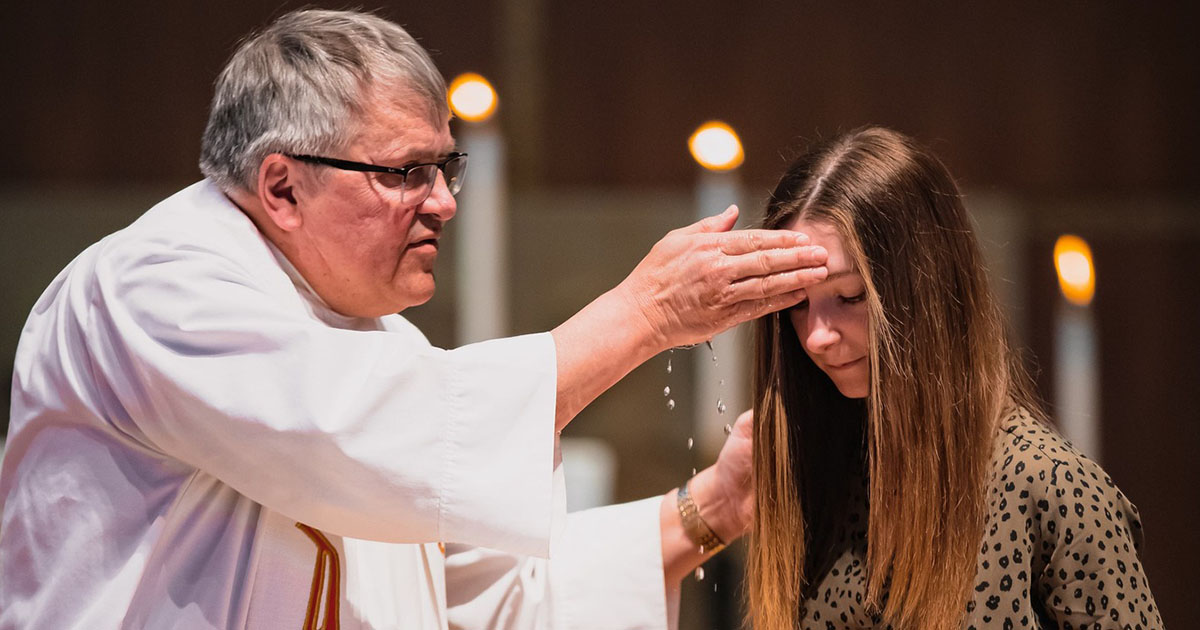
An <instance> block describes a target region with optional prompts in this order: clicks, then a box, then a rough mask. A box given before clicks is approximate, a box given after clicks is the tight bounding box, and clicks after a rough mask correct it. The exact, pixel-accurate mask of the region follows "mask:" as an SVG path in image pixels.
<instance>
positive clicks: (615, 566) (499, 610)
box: [446, 497, 667, 630]
mask: <svg viewBox="0 0 1200 630" xmlns="http://www.w3.org/2000/svg"><path fill="white" fill-rule="evenodd" d="M661 504H662V497H652V498H649V499H644V500H642V501H636V502H634V503H625V504H621V505H612V506H607V507H602V508H595V509H591V510H584V511H582V512H575V513H572V514H569V515H567V524H566V529H565V531H564V532H563V536H562V538H561V539H560V540H557V541H556V542H555V547H554V555H553V557H552V558H551V559H550V560H543V559H540V558H530V557H524V556H520V555H514V554H509V553H503V552H499V551H493V550H490V549H480V548H472V547H466V546H461V545H448V546H447V549H446V600H447V602H446V603H447V607H448V608H447V615H448V619H449V622H450V627H451V628H461V629H463V630H467V629H472V628H491V629H500V630H550V629H554V630H558V629H563V630H573V629H580V630H582V629H585V628H586V629H588V630H608V629H612V630H617V629H622V630H628V629H647V630H649V629H655V630H658V629H665V628H667V602H666V595H665V587H664V583H663V565H662V539H661V531H660V524H659V510H660V507H661Z"/></svg>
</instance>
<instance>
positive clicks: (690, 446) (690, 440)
mask: <svg viewBox="0 0 1200 630" xmlns="http://www.w3.org/2000/svg"><path fill="white" fill-rule="evenodd" d="M693 444H695V441H693V440H692V438H688V450H689V451H690V450H692V445H693Z"/></svg>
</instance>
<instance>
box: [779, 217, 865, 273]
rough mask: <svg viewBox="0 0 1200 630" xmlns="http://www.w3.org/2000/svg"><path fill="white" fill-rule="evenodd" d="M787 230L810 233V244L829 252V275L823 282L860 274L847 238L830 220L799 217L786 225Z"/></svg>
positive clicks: (827, 264) (827, 265)
mask: <svg viewBox="0 0 1200 630" xmlns="http://www.w3.org/2000/svg"><path fill="white" fill-rule="evenodd" d="M783 229H785V230H792V231H793V232H803V233H804V234H807V235H808V238H809V239H810V241H809V244H810V245H819V246H821V247H824V248H825V251H826V252H828V253H829V258H828V259H827V260H826V263H825V267H826V268H827V269H828V270H829V275H828V276H827V277H826V278H825V280H824V281H823V282H830V281H833V280H836V279H838V278H841V277H844V276H848V275H858V265H856V264H855V261H854V259H853V258H851V257H850V253H849V250H847V248H846V239H844V238H842V233H841V232H839V231H838V229H837V227H835V226H834V225H833V224H832V223H830V222H828V221H807V220H803V219H800V218H799V217H797V218H795V219H793V220H791V221H789V222H788V223H787V224H785V225H784V228H783Z"/></svg>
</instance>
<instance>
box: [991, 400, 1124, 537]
mask: <svg viewBox="0 0 1200 630" xmlns="http://www.w3.org/2000/svg"><path fill="white" fill-rule="evenodd" d="M992 459H993V461H992V470H991V475H990V484H989V485H990V486H991V491H992V492H993V493H996V494H999V495H1000V496H1006V497H1008V498H1009V499H1010V500H1009V501H1008V503H1018V504H1023V505H1026V506H1028V508H1029V512H1030V514H1029V515H1030V516H1033V520H1034V521H1042V523H1041V524H1042V526H1043V527H1045V528H1046V529H1047V530H1048V531H1047V532H1046V533H1048V534H1060V535H1061V534H1063V533H1064V532H1063V531H1062V530H1060V531H1058V532H1056V531H1055V530H1056V529H1059V527H1056V526H1062V527H1063V528H1064V529H1065V527H1067V526H1072V527H1071V528H1072V529H1074V528H1076V527H1079V528H1083V529H1086V530H1091V529H1100V530H1106V529H1108V528H1109V527H1111V526H1113V525H1116V524H1121V525H1124V526H1125V527H1127V528H1129V529H1132V530H1133V531H1132V532H1130V534H1132V535H1133V538H1134V539H1135V541H1137V542H1139V543H1140V541H1141V531H1140V530H1141V518H1140V516H1139V514H1138V511H1137V507H1136V506H1134V505H1133V503H1132V502H1130V501H1129V499H1128V497H1126V496H1125V495H1124V493H1122V492H1121V490H1120V488H1118V487H1117V485H1116V483H1115V482H1114V481H1113V480H1112V477H1110V476H1109V475H1108V473H1106V472H1105V471H1104V469H1103V468H1101V467H1100V465H1099V464H1098V463H1096V462H1095V460H1093V459H1091V458H1090V457H1088V456H1087V455H1086V454H1084V453H1082V452H1080V451H1079V450H1078V449H1077V448H1075V446H1073V445H1072V444H1071V443H1070V442H1069V441H1068V440H1066V439H1065V438H1063V437H1062V436H1061V435H1059V434H1058V433H1057V432H1056V431H1055V430H1054V429H1053V428H1052V427H1050V426H1049V425H1048V424H1046V423H1045V422H1043V421H1042V420H1040V419H1038V418H1037V417H1035V416H1034V415H1033V414H1032V413H1031V412H1030V411H1029V410H1027V409H1024V408H1017V409H1016V410H1014V411H1012V412H1011V413H1010V414H1009V415H1008V416H1007V417H1006V418H1005V419H1004V421H1003V422H1002V423H1001V425H1000V432H999V433H998V435H997V442H996V445H995V448H994V451H993V457H992ZM1021 512H1022V513H1023V514H1024V513H1025V510H1021ZM1043 515H1044V518H1043ZM1118 529H1120V528H1119V527H1118Z"/></svg>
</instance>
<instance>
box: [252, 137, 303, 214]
mask: <svg viewBox="0 0 1200 630" xmlns="http://www.w3.org/2000/svg"><path fill="white" fill-rule="evenodd" d="M301 176H302V173H301V172H300V169H299V165H298V164H296V163H295V162H294V161H292V160H291V159H289V158H287V157H285V156H283V155H280V154H278V153H272V154H270V155H268V156H267V157H266V158H264V159H263V161H262V164H260V165H259V167H258V201H259V203H261V204H262V207H263V210H264V211H266V213H267V218H269V219H270V220H271V222H272V223H274V224H275V226H276V227H278V228H279V229H281V230H283V231H284V232H291V231H293V230H295V229H297V228H299V227H300V225H301V224H302V223H303V222H304V221H303V216H302V215H301V213H300V207H299V204H297V203H296V186H297V184H299V183H300V182H299V179H300V177H301Z"/></svg>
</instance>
